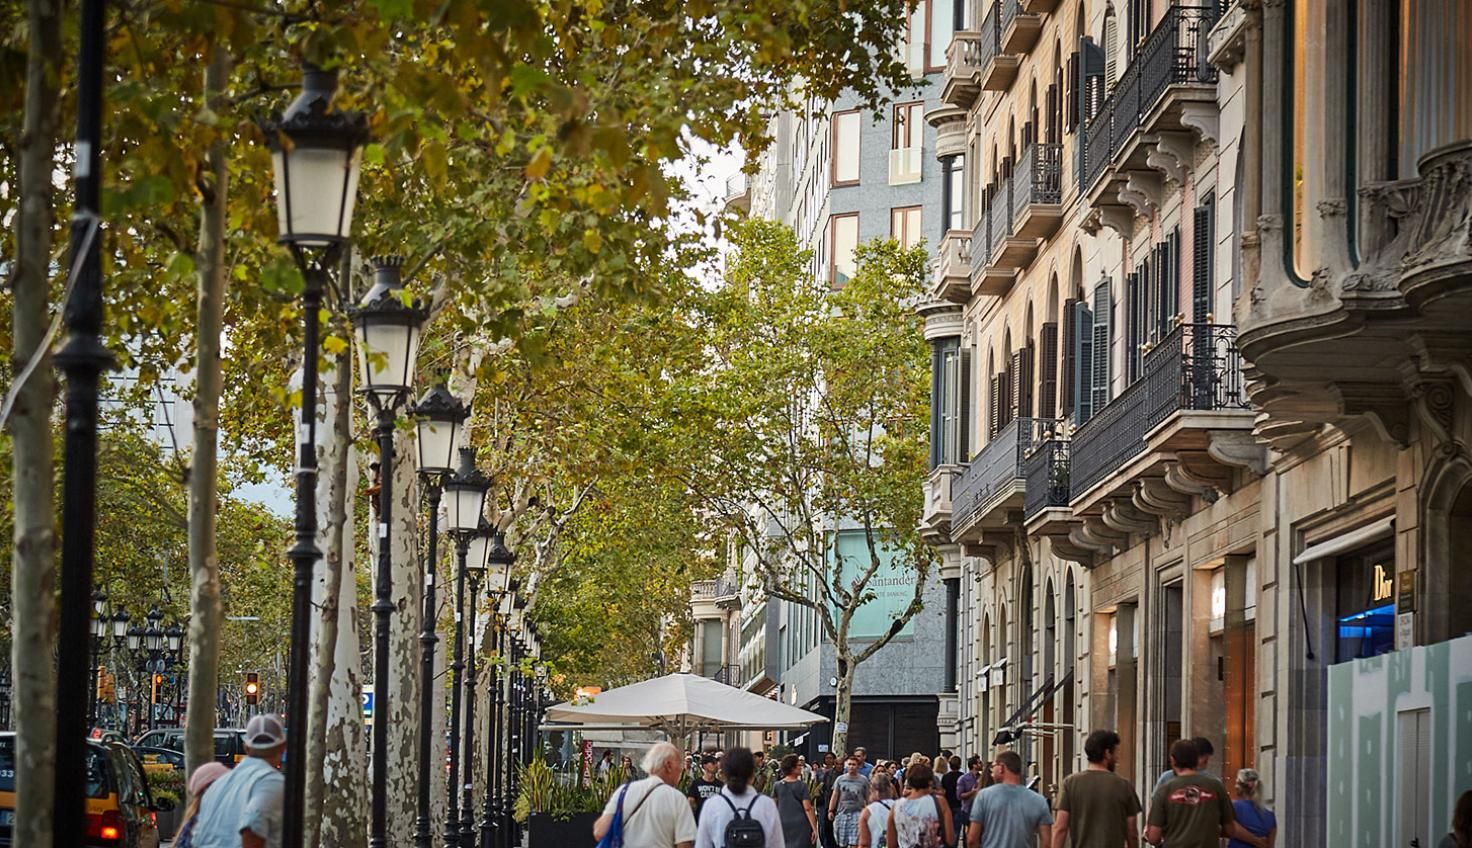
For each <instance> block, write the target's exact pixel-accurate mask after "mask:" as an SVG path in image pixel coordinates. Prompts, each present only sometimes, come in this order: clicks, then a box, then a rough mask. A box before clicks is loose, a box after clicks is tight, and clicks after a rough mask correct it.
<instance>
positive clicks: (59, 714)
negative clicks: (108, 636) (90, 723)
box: [51, 0, 113, 848]
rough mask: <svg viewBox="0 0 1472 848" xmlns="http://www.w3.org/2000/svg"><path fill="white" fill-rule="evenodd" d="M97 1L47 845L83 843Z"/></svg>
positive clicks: (99, 41)
mask: <svg viewBox="0 0 1472 848" xmlns="http://www.w3.org/2000/svg"><path fill="white" fill-rule="evenodd" d="M106 19H107V9H106V2H105V0H84V2H83V3H82V9H81V18H80V26H79V34H80V37H79V39H78V44H77V143H76V146H75V148H74V149H75V150H76V163H75V164H74V165H73V167H72V173H73V174H74V175H75V179H74V184H75V187H76V193H75V200H74V203H73V205H72V221H71V276H72V282H71V283H70V284H69V288H70V289H71V294H70V295H69V296H68V298H67V300H66V304H65V305H64V306H63V308H62V316H63V319H64V321H65V323H66V329H67V334H66V340H65V341H64V342H63V343H62V346H61V349H60V350H58V351H57V352H56V356H55V362H56V366H57V368H59V369H60V370H61V373H62V375H63V376H64V378H65V380H66V396H65V397H66V426H64V427H63V428H62V432H63V433H64V434H65V436H64V437H63V445H64V446H63V453H62V484H61V492H62V505H61V524H60V528H61V530H62V534H61V579H60V584H61V592H60V600H59V603H58V604H57V608H58V611H59V616H58V622H57V625H58V626H57V635H56V751H55V756H56V760H55V762H56V772H55V775H54V778H53V783H52V787H53V799H52V804H51V816H52V843H51V844H52V845H55V846H58V848H71V846H73V845H81V844H82V842H83V841H84V839H85V838H86V822H87V816H86V812H87V811H86V798H87V740H86V737H87V718H88V716H87V712H88V709H89V699H88V697H87V693H86V691H85V690H84V688H83V687H85V686H86V685H87V667H88V663H89V660H90V657H89V656H88V654H89V653H90V652H89V650H88V648H89V646H88V644H87V643H88V641H89V638H88V634H89V631H90V628H89V627H88V621H87V619H88V618H89V617H90V613H91V609H92V607H91V605H90V604H88V603H87V598H88V596H89V595H90V594H91V593H92V574H93V570H94V566H95V564H96V560H97V384H98V381H99V380H100V379H101V376H102V371H103V369H105V368H108V367H110V366H111V365H112V362H113V359H112V355H111V354H110V353H109V352H108V350H107V348H106V347H105V346H104V345H103V344H102V335H101V334H102V218H101V217H100V214H101V202H100V201H101V195H102V155H101V154H102V85H103V82H102V81H103V65H104V64H105V60H106V52H107V46H106V45H107V30H106Z"/></svg>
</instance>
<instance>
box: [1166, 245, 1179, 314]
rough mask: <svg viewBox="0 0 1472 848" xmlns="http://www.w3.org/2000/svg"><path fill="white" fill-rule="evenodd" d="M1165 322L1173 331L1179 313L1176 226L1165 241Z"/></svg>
mask: <svg viewBox="0 0 1472 848" xmlns="http://www.w3.org/2000/svg"><path fill="white" fill-rule="evenodd" d="M1165 267H1166V269H1167V270H1166V279H1167V283H1166V288H1165V296H1166V309H1165V314H1166V321H1167V322H1169V324H1168V326H1169V328H1170V329H1172V330H1173V329H1175V326H1176V315H1178V314H1180V312H1181V228H1180V225H1176V227H1175V228H1174V229H1172V230H1171V231H1170V236H1168V237H1167V238H1166V240H1165Z"/></svg>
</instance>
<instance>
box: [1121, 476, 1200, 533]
mask: <svg viewBox="0 0 1472 848" xmlns="http://www.w3.org/2000/svg"><path fill="white" fill-rule="evenodd" d="M1133 500H1134V504H1135V507H1136V508H1137V509H1139V510H1140V511H1142V512H1146V513H1149V514H1151V515H1156V516H1159V517H1160V518H1163V519H1166V520H1167V521H1176V522H1179V521H1181V520H1182V519H1184V518H1185V517H1186V516H1187V515H1189V514H1190V513H1191V496H1190V495H1184V494H1181V493H1180V492H1178V491H1176V490H1175V489H1172V488H1171V487H1170V486H1169V485H1168V484H1167V483H1166V482H1165V480H1163V479H1161V478H1159V477H1145V478H1143V479H1141V480H1140V482H1139V485H1138V487H1136V489H1135V494H1134V498H1133Z"/></svg>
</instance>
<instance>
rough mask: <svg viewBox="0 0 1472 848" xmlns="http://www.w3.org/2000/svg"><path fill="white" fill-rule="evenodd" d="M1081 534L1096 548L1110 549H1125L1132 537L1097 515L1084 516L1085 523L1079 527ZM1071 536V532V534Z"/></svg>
mask: <svg viewBox="0 0 1472 848" xmlns="http://www.w3.org/2000/svg"><path fill="white" fill-rule="evenodd" d="M1079 536H1080V537H1081V538H1082V539H1084V540H1085V541H1087V542H1089V543H1091V544H1092V545H1093V546H1094V548H1095V549H1096V550H1100V551H1103V550H1108V549H1115V548H1118V549H1119V550H1124V549H1125V548H1127V547H1129V544H1130V537H1129V534H1128V533H1121V532H1119V531H1117V530H1115V529H1114V528H1113V527H1110V526H1109V525H1108V524H1105V523H1104V519H1102V518H1100V517H1099V516H1097V515H1090V516H1087V517H1085V518H1084V523H1083V525H1082V527H1081V528H1080V529H1079ZM1070 537H1071V534H1070Z"/></svg>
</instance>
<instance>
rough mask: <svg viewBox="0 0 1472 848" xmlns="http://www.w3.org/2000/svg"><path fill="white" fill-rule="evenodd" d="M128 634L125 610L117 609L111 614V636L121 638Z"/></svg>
mask: <svg viewBox="0 0 1472 848" xmlns="http://www.w3.org/2000/svg"><path fill="white" fill-rule="evenodd" d="M127 635H128V613H127V610H123V609H119V610H118V611H117V612H115V613H113V614H112V638H114V639H123V638H125V637H127Z"/></svg>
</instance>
